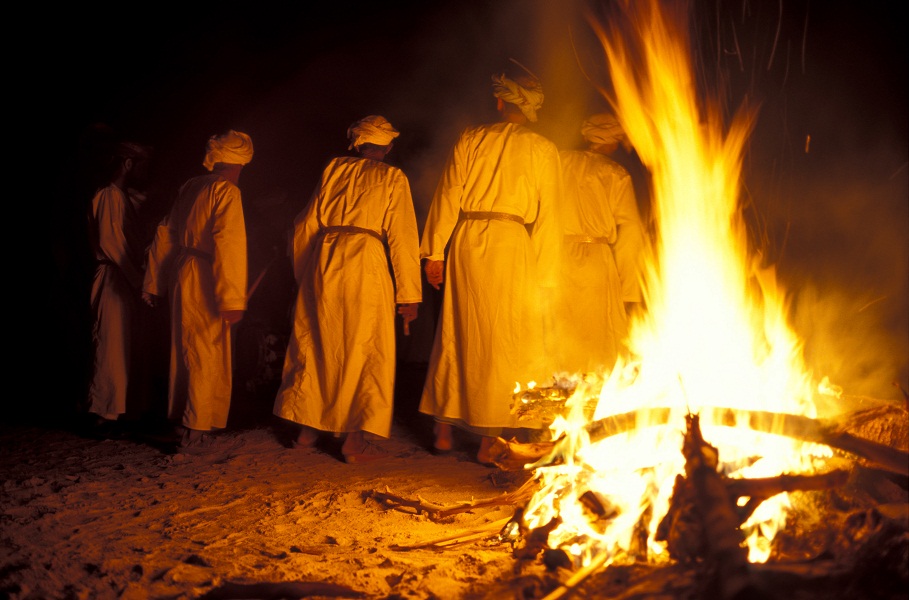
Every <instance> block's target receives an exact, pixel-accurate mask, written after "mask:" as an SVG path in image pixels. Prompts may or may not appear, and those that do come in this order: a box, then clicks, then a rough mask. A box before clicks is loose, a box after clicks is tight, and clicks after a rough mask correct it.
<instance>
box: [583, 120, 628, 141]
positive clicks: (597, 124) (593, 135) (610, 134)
mask: <svg viewBox="0 0 909 600" xmlns="http://www.w3.org/2000/svg"><path fill="white" fill-rule="evenodd" d="M581 135H583V136H584V139H585V140H587V141H588V142H590V143H591V144H613V143H619V142H623V141H624V140H625V130H624V129H622V125H621V124H620V123H619V120H618V119H616V118H615V115H613V114H611V113H599V114H596V115H592V116H591V117H590V118H588V119H587V120H586V121H584V123H583V125H581Z"/></svg>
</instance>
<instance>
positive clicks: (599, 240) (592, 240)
mask: <svg viewBox="0 0 909 600" xmlns="http://www.w3.org/2000/svg"><path fill="white" fill-rule="evenodd" d="M565 241H566V242H574V243H576V244H608V243H609V238H606V237H591V236H589V235H566V236H565Z"/></svg>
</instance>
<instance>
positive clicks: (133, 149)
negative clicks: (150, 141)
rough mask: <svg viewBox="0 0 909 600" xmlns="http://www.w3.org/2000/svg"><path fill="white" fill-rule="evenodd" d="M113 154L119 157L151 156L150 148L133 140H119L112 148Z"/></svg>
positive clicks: (141, 157) (139, 158)
mask: <svg viewBox="0 0 909 600" xmlns="http://www.w3.org/2000/svg"><path fill="white" fill-rule="evenodd" d="M114 155H115V156H117V157H119V158H131V159H133V160H146V159H148V158H151V148H150V147H148V146H143V145H142V144H137V143H135V142H120V143H119V144H117V146H116V147H115V148H114Z"/></svg>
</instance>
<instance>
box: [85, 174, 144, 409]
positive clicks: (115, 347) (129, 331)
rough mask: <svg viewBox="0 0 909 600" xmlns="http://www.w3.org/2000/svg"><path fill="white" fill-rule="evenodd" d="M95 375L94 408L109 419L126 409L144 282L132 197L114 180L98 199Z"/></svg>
mask: <svg viewBox="0 0 909 600" xmlns="http://www.w3.org/2000/svg"><path fill="white" fill-rule="evenodd" d="M88 229H89V237H90V239H91V244H92V249H93V252H94V257H95V260H96V264H95V271H94V276H93V279H92V291H91V309H92V319H93V320H92V349H93V351H94V355H93V361H92V377H91V382H90V384H89V390H88V410H89V411H90V412H93V413H95V414H98V415H101V416H103V417H105V418H107V419H116V418H117V417H118V416H119V415H122V414H124V413H125V412H126V399H127V392H128V385H129V379H130V377H129V375H130V360H131V356H132V344H133V333H134V328H135V323H134V319H135V314H136V311H137V310H138V302H139V288H140V286H141V284H142V270H141V267H140V265H141V258H142V248H141V247H140V246H139V244H140V242H139V230H138V223H137V218H136V214H135V211H134V210H133V205H132V202H131V201H130V199H129V196H127V194H126V193H125V192H124V191H123V190H121V189H120V188H118V187H117V186H116V185H114V184H111V185H108V186H107V187H104V188H101V189H99V190H98V191H97V193H96V194H95V196H94V197H93V198H92V205H91V211H90V213H89V216H88Z"/></svg>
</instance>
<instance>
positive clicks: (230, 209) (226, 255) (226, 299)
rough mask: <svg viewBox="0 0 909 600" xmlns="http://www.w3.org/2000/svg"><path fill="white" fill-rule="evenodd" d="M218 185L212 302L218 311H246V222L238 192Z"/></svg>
mask: <svg viewBox="0 0 909 600" xmlns="http://www.w3.org/2000/svg"><path fill="white" fill-rule="evenodd" d="M218 185H219V187H220V189H218V190H217V191H216V192H215V193H216V194H217V196H218V197H217V199H216V201H215V211H214V215H213V219H212V240H213V242H214V252H213V260H212V271H213V273H214V276H215V301H216V302H217V305H218V310H220V311H228V310H246V285H247V268H248V265H247V264H246V260H247V259H246V221H245V219H244V217H243V202H242V199H241V196H240V188H238V187H237V186H235V185H233V184H231V183H228V182H221V183H219V184H218Z"/></svg>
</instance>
